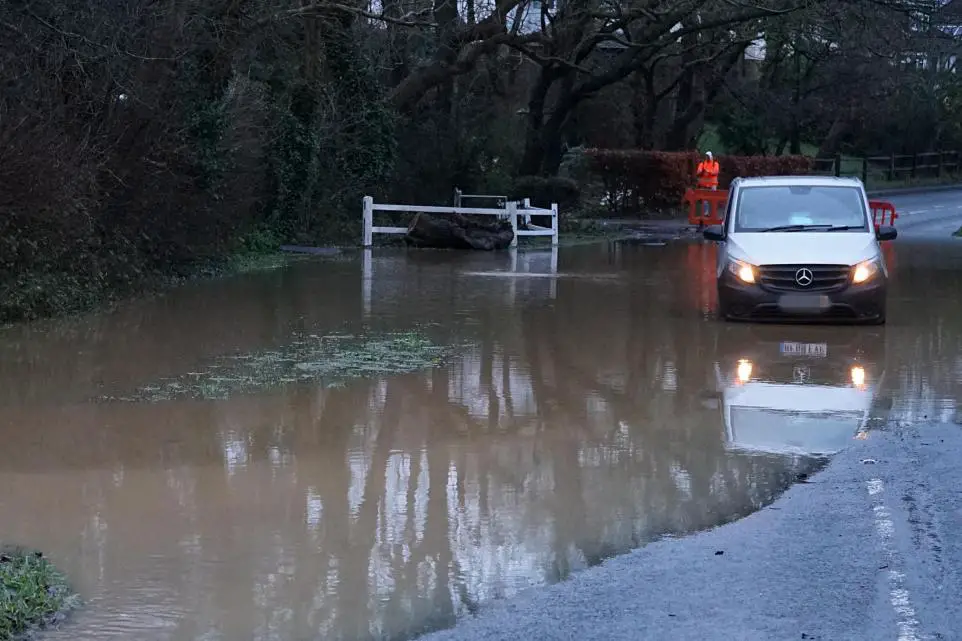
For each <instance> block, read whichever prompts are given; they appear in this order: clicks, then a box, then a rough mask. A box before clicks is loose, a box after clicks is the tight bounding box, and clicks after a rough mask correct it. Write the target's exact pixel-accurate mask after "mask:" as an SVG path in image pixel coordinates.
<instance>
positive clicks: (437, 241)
mask: <svg viewBox="0 0 962 641" xmlns="http://www.w3.org/2000/svg"><path fill="white" fill-rule="evenodd" d="M513 239H514V231H513V230H512V229H511V223H510V222H508V221H506V220H495V221H494V222H484V221H481V220H478V219H477V217H469V216H462V215H461V214H446V215H444V216H430V215H428V214H417V215H416V216H415V217H414V220H412V221H411V224H410V225H408V232H407V235H405V237H404V240H405V241H406V242H407V243H408V244H409V245H414V246H415V247H429V248H432V249H484V250H489V251H490V250H492V249H507V248H508V247H510V246H511V241H512V240H513Z"/></svg>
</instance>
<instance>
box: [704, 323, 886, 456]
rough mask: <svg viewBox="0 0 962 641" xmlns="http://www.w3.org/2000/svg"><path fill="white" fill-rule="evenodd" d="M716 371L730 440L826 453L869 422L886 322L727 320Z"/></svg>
mask: <svg viewBox="0 0 962 641" xmlns="http://www.w3.org/2000/svg"><path fill="white" fill-rule="evenodd" d="M720 338H721V340H720V344H721V345H722V348H721V350H720V351H721V360H720V361H719V362H718V363H717V364H716V368H715V378H716V384H717V385H718V390H719V391H720V395H721V397H722V411H723V413H724V423H725V432H726V440H727V446H728V447H729V448H731V449H737V450H746V451H754V452H772V453H778V454H806V455H814V456H821V455H829V454H834V453H836V452H838V451H839V450H841V449H842V448H844V447H846V446H847V445H849V444H850V443H851V441H852V439H853V438H854V437H855V436H856V434H858V433H859V432H860V431H862V430H863V429H865V428H866V425H867V423H868V420H869V417H870V413H871V411H872V409H873V402H874V401H875V400H876V393H877V390H878V389H879V385H880V383H881V380H882V378H883V376H884V363H885V334H884V330H874V329H873V330H866V329H864V328H849V327H843V328H840V327H831V328H813V327H785V326H781V327H779V326H765V327H758V326H754V327H726V328H724V329H723V330H722V336H721V337H720Z"/></svg>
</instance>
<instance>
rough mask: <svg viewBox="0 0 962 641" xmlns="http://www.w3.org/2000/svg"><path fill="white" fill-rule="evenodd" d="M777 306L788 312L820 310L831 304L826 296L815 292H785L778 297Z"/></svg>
mask: <svg viewBox="0 0 962 641" xmlns="http://www.w3.org/2000/svg"><path fill="white" fill-rule="evenodd" d="M778 306H779V307H781V308H782V309H784V310H785V311H789V312H820V311H824V310H826V309H828V308H829V307H831V306H832V302H831V301H830V300H829V298H828V296H818V295H815V294H785V295H784V296H782V297H781V298H779V299H778Z"/></svg>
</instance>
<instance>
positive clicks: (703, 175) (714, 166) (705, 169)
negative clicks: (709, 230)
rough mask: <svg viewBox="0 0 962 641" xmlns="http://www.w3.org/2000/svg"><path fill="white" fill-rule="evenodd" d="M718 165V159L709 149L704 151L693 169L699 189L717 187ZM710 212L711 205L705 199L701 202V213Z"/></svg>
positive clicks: (706, 214) (707, 213)
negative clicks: (703, 154)
mask: <svg viewBox="0 0 962 641" xmlns="http://www.w3.org/2000/svg"><path fill="white" fill-rule="evenodd" d="M719 170H720V167H719V166H718V161H717V160H715V157H714V156H713V155H712V153H711V152H710V151H706V152H705V159H704V160H702V161H701V162H700V163H698V167H697V168H696V169H695V177H696V178H697V179H698V188H699V189H710V190H712V191H716V190H717V189H718V172H719ZM710 212H711V205H709V204H708V201H707V200H705V201H703V202H702V215H703V216H708V215H709V213H710Z"/></svg>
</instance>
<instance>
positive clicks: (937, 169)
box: [935, 151, 945, 178]
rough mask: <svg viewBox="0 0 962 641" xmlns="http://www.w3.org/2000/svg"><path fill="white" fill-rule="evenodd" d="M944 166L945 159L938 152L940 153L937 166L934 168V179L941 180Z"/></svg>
mask: <svg viewBox="0 0 962 641" xmlns="http://www.w3.org/2000/svg"><path fill="white" fill-rule="evenodd" d="M944 164H945V159H944V158H943V157H942V152H941V151H940V152H939V164H938V165H937V166H936V167H935V177H936V178H941V177H942V168H943V165H944Z"/></svg>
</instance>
